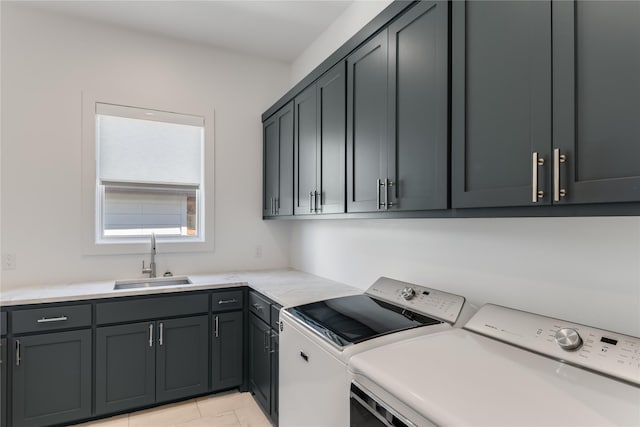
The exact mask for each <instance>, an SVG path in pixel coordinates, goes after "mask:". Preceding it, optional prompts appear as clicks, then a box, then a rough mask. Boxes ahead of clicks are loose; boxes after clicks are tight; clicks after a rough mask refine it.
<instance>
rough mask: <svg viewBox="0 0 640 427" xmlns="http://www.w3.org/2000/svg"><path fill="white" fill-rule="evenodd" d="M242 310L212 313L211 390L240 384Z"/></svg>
mask: <svg viewBox="0 0 640 427" xmlns="http://www.w3.org/2000/svg"><path fill="white" fill-rule="evenodd" d="M242 319H243V313H242V311H233V312H229V313H218V314H214V315H213V328H212V331H213V333H212V340H211V375H212V388H213V390H223V389H227V388H231V387H236V386H239V385H241V384H242V374H243V369H242V364H243V353H244V351H243V350H244V338H243V337H244V333H243V331H244V327H243V321H242Z"/></svg>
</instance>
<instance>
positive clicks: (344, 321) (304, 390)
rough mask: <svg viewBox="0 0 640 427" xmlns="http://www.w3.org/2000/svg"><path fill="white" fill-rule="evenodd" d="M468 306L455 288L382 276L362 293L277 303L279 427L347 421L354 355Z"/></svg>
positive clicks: (441, 323) (456, 322)
mask: <svg viewBox="0 0 640 427" xmlns="http://www.w3.org/2000/svg"><path fill="white" fill-rule="evenodd" d="M472 313H473V309H472V308H470V307H468V306H467V305H465V299H464V298H463V297H461V296H458V295H453V294H449V293H446V292H442V291H438V290H435V289H430V288H426V287H423V286H418V285H412V284H409V283H405V282H400V281H397V280H392V279H388V278H384V277H382V278H380V279H378V280H377V281H376V282H375V283H374V284H373V285H372V286H371V287H370V288H369V289H368V290H367V291H366V292H365V293H364V294H360V295H352V296H346V297H340V298H333V299H329V300H324V301H318V302H314V303H310V304H305V305H302V306H297V307H290V308H285V309H283V310H281V314H280V322H281V323H280V349H279V361H280V374H279V389H280V392H279V393H280V394H279V414H278V416H279V425H280V427H304V426H313V427H346V426H348V425H349V381H350V380H349V376H348V372H347V362H348V360H349V358H350V357H351V356H352V355H354V354H357V353H358V352H361V351H365V350H368V349H371V348H374V347H377V346H380V345H385V344H389V343H392V342H395V341H397V340H401V339H407V338H411V337H415V336H418V335H424V334H429V333H436V332H440V331H445V330H451V329H452V328H453V327H454V326H460V325H463V324H464V323H465V322H466V320H468V318H469V317H470V315H471V314H472Z"/></svg>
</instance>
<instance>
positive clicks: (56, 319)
mask: <svg viewBox="0 0 640 427" xmlns="http://www.w3.org/2000/svg"><path fill="white" fill-rule="evenodd" d="M142 262H144V261H142ZM65 320H69V318H68V317H67V316H59V317H43V318H42V319H38V320H36V322H38V323H50V322H64V321H65Z"/></svg>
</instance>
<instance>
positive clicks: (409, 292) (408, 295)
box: [400, 287, 416, 301]
mask: <svg viewBox="0 0 640 427" xmlns="http://www.w3.org/2000/svg"><path fill="white" fill-rule="evenodd" d="M400 296H401V297H402V298H403V299H404V300H405V301H409V300H410V299H412V298H413V297H415V296H416V291H414V290H413V288H410V287H406V288H404V289H403V290H402V291H401V292H400Z"/></svg>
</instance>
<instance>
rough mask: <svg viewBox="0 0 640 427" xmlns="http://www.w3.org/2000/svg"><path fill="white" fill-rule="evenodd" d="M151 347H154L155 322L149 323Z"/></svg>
mask: <svg viewBox="0 0 640 427" xmlns="http://www.w3.org/2000/svg"><path fill="white" fill-rule="evenodd" d="M149 347H153V323H150V324H149Z"/></svg>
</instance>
